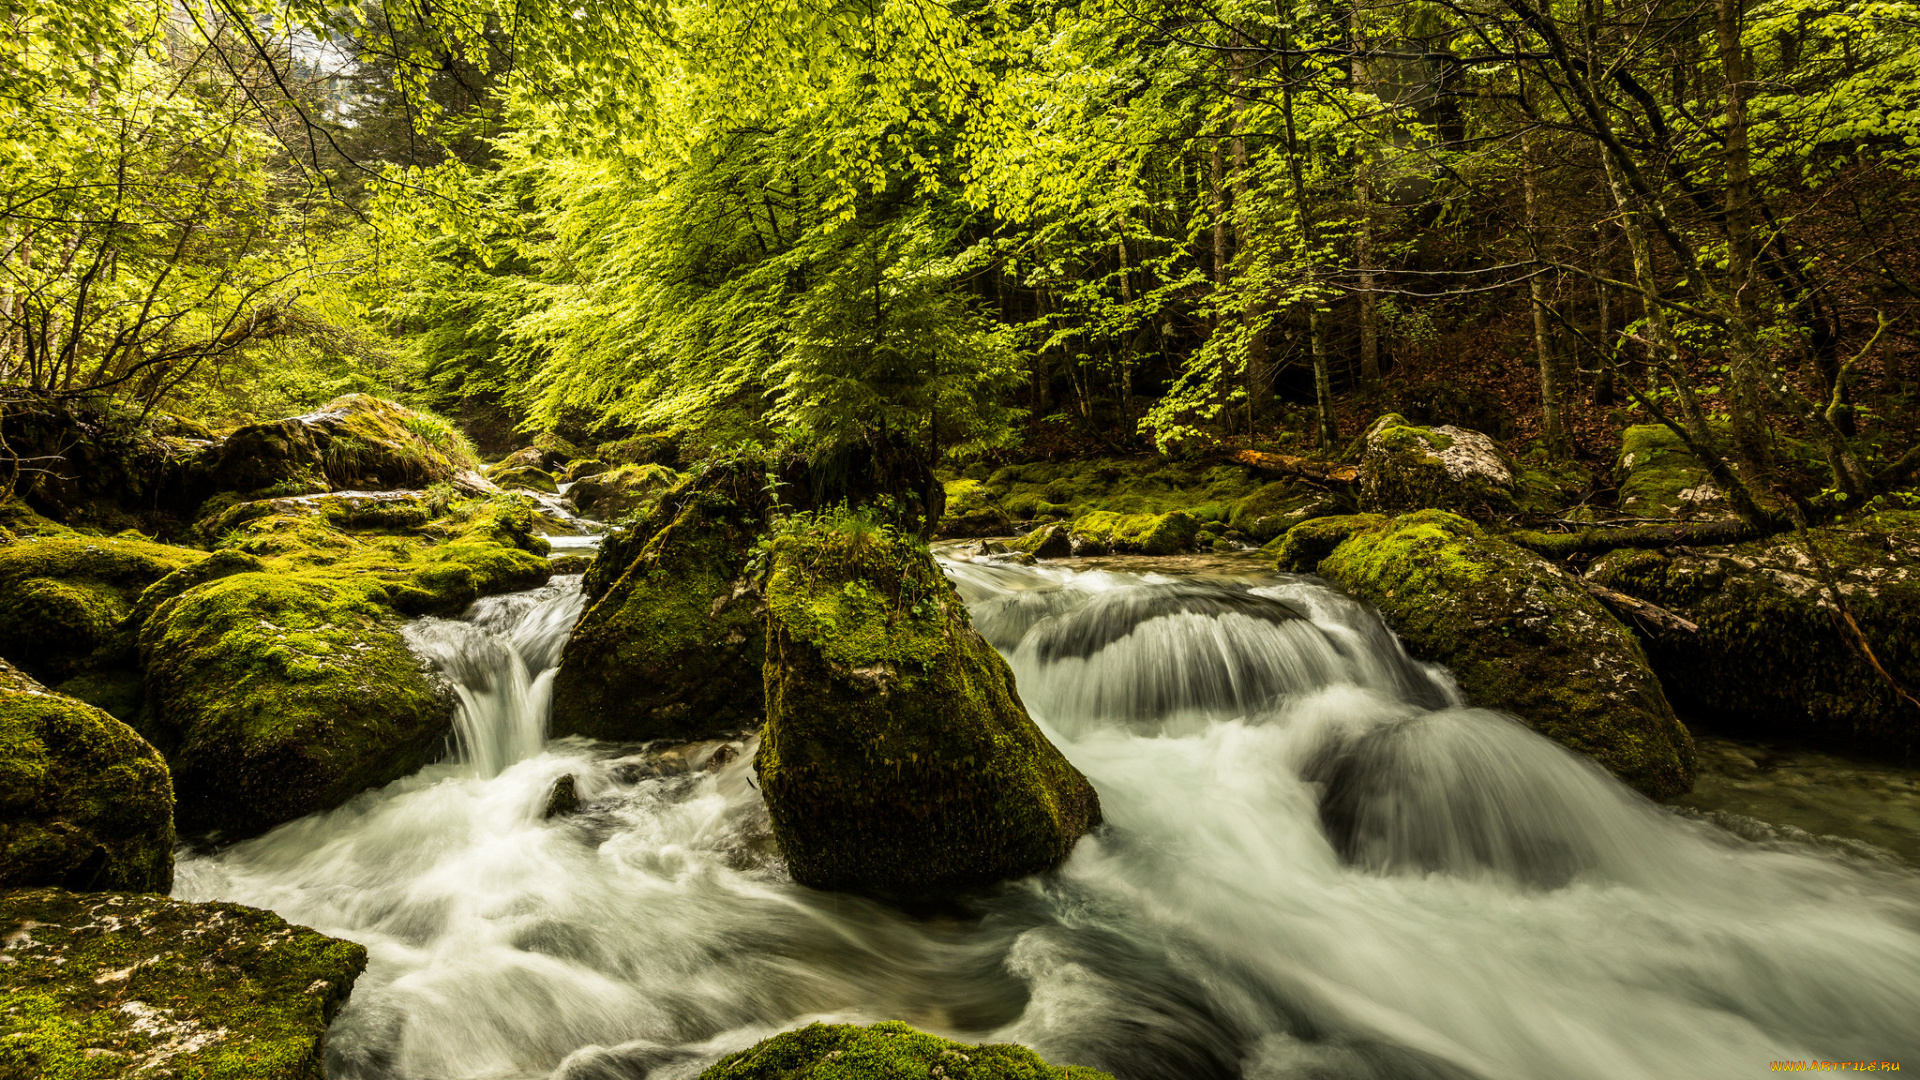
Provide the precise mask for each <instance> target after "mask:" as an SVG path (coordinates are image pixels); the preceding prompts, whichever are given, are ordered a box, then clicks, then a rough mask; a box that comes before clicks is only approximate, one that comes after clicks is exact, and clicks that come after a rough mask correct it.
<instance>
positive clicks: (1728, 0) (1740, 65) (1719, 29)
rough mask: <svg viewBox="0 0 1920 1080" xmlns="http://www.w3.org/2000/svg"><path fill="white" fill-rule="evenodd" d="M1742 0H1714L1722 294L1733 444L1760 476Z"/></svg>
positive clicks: (1765, 451) (1761, 431)
mask: <svg viewBox="0 0 1920 1080" xmlns="http://www.w3.org/2000/svg"><path fill="white" fill-rule="evenodd" d="M1744 8H1745V0H1715V4H1714V14H1715V19H1714V31H1715V35H1714V36H1715V37H1716V38H1717V39H1718V44H1719V47H1720V74H1721V77H1722V79H1723V80H1724V82H1725V87H1724V96H1725V99H1726V124H1725V134H1724V136H1723V138H1722V146H1723V147H1724V154H1725V157H1724V163H1725V171H1726V183H1727V192H1726V223H1727V224H1726V229H1727V291H1728V294H1729V295H1728V297H1727V299H1728V300H1729V304H1728V307H1729V309H1730V310H1729V311H1728V316H1729V323H1730V325H1729V328H1728V330H1729V334H1728V336H1729V338H1731V339H1732V340H1731V345H1732V347H1731V349H1730V350H1729V356H1728V358H1727V359H1728V361H1729V363H1728V379H1727V384H1728V385H1727V389H1728V394H1727V398H1728V402H1727V404H1728V405H1729V410H1728V411H1729V412H1730V413H1731V414H1732V420H1733V424H1732V427H1733V441H1734V445H1735V446H1736V447H1737V448H1738V449H1739V452H1740V456H1741V457H1742V458H1743V459H1745V461H1746V464H1747V465H1748V467H1749V468H1750V469H1753V470H1755V471H1757V472H1760V473H1762V474H1764V473H1765V472H1766V470H1767V469H1768V468H1769V466H1770V465H1771V463H1772V453H1771V451H1770V449H1769V447H1768V445H1767V424H1766V401H1765V394H1766V390H1765V385H1766V381H1765V374H1764V373H1763V372H1762V371H1761V365H1763V364H1764V363H1766V358H1765V356H1764V355H1763V352H1762V350H1761V347H1760V343H1759V340H1758V336H1757V335H1756V334H1755V332H1754V324H1755V321H1756V320H1755V309H1756V307H1757V305H1756V304H1755V303H1754V295H1753V290H1754V288H1755V287H1756V285H1757V284H1758V283H1757V281H1756V280H1755V275H1754V262H1753V258H1754V245H1753V218H1754V199H1753V177H1752V163H1751V160H1750V155H1749V152H1748V147H1747V103H1746V99H1747V92H1748V91H1747V73H1746V67H1747V65H1746V52H1745V50H1744V49H1743V48H1742V47H1741V42H1740V26H1741V23H1742V21H1743V18H1744V14H1745V11H1744Z"/></svg>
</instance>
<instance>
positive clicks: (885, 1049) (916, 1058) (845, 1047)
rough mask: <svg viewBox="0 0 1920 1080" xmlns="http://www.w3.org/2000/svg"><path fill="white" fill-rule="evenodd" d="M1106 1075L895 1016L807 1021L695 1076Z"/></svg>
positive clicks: (934, 1079) (964, 1078)
mask: <svg viewBox="0 0 1920 1080" xmlns="http://www.w3.org/2000/svg"><path fill="white" fill-rule="evenodd" d="M869 1078H871V1080H1112V1078H1111V1077H1109V1076H1108V1075H1107V1074H1106V1073H1103V1072H1100V1071H1099V1070H1098V1069H1089V1068H1086V1067H1084V1066H1079V1065H1049V1064H1047V1063H1046V1061H1045V1060H1044V1059H1042V1058H1041V1057H1040V1055H1039V1054H1036V1053H1034V1052H1033V1051H1031V1050H1029V1049H1027V1048H1026V1047H1024V1046H1014V1045H1010V1044H1005V1043H1000V1044H994V1045H988V1046H974V1045H972V1044H969V1043H956V1042H950V1041H948V1040H946V1039H942V1038H940V1037H938V1036H936V1035H928V1034H927V1033H925V1032H923V1031H915V1030H914V1029H913V1028H911V1027H908V1026H907V1025H906V1024H903V1023H901V1022H899V1021H897V1020H890V1021H887V1022H885V1023H879V1024H874V1025H873V1026H872V1027H857V1026H855V1025H852V1024H809V1025H807V1026H806V1027H803V1028H800V1029H798V1030H795V1031H783V1032H781V1033H780V1034H778V1035H775V1036H774V1037H773V1038H771V1039H768V1040H766V1041H765V1042H762V1043H759V1044H756V1045H754V1046H751V1047H748V1048H747V1049H745V1050H742V1051H740V1052H739V1053H737V1054H730V1055H728V1056H727V1057H725V1058H722V1059H721V1060H720V1061H719V1062H718V1063H716V1064H715V1065H714V1066H713V1067H712V1068H710V1069H708V1070H707V1071H706V1072H703V1073H701V1074H700V1080H869Z"/></svg>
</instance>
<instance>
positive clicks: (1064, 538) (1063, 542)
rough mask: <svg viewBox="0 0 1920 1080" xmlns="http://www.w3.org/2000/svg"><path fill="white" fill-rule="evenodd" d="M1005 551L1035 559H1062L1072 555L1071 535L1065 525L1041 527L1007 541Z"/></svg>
mask: <svg viewBox="0 0 1920 1080" xmlns="http://www.w3.org/2000/svg"><path fill="white" fill-rule="evenodd" d="M1007 549H1008V550H1010V551H1021V552H1025V553H1026V554H1028V555H1031V556H1033V557H1034V558H1036V559H1064V558H1066V557H1067V556H1069V555H1071V554H1073V533H1072V532H1071V531H1070V530H1069V529H1068V528H1067V527H1066V526H1065V525H1057V524H1056V525H1042V526H1040V527H1039V528H1037V529H1034V530H1033V531H1032V532H1030V533H1028V534H1027V535H1025V536H1022V537H1019V538H1018V539H1015V540H1012V541H1009V542H1008V544H1007Z"/></svg>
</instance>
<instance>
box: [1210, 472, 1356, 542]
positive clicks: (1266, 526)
mask: <svg viewBox="0 0 1920 1080" xmlns="http://www.w3.org/2000/svg"><path fill="white" fill-rule="evenodd" d="M1352 509H1353V504H1352V502H1351V500H1348V499H1346V498H1344V497H1341V496H1338V495H1331V494H1329V493H1327V492H1324V491H1316V490H1314V489H1313V488H1310V487H1307V486H1305V485H1303V484H1294V483H1289V482H1285V481H1280V482H1275V483H1271V484H1267V485H1266V486H1264V487H1262V488H1261V489H1260V490H1258V491H1256V492H1254V493H1253V494H1251V495H1248V496H1247V497H1246V498H1244V499H1240V500H1238V501H1236V502H1234V503H1231V504H1229V505H1228V507H1227V517H1226V523H1227V525H1229V526H1230V527H1232V528H1233V529H1235V530H1237V531H1238V532H1239V533H1241V534H1242V535H1244V536H1246V537H1248V538H1250V539H1252V540H1254V541H1255V542H1257V543H1262V544H1264V543H1266V542H1268V541H1270V540H1273V539H1275V538H1277V537H1279V536H1281V535H1282V534H1284V533H1285V532H1286V531H1287V530H1288V529H1291V528H1293V527H1294V526H1295V525H1298V524H1299V523H1301V522H1303V521H1308V520H1310V519H1313V518H1318V517H1327V516H1329V515H1333V514H1343V513H1350V512H1351V511H1352Z"/></svg>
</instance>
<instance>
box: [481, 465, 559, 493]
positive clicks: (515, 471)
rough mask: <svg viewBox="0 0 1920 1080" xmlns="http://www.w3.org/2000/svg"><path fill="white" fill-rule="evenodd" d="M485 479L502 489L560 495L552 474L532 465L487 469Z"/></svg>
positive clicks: (557, 483)
mask: <svg viewBox="0 0 1920 1080" xmlns="http://www.w3.org/2000/svg"><path fill="white" fill-rule="evenodd" d="M487 479H489V480H491V481H493V482H494V483H496V484H499V485H500V486H501V487H503V488H526V489H528V490H530V491H541V492H545V493H546V494H548V495H557V494H559V493H560V484H559V482H558V481H556V480H554V478H553V474H552V473H550V472H548V471H546V470H545V469H542V468H539V467H537V466H533V465H510V466H508V467H506V468H504V469H502V468H493V469H488V470H487Z"/></svg>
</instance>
